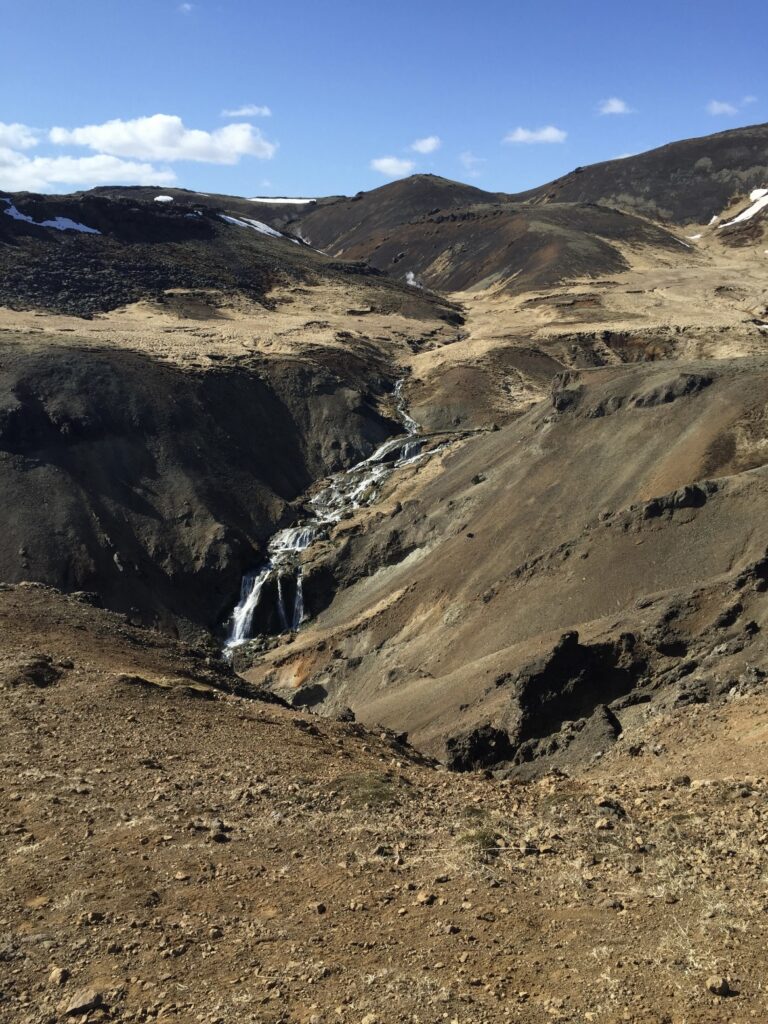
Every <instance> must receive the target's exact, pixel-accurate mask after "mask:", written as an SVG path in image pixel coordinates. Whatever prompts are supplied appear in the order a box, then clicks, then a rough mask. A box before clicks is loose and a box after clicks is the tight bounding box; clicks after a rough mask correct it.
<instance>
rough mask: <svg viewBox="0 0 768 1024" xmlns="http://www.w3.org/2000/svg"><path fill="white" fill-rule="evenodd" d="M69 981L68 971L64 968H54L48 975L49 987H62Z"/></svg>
mask: <svg viewBox="0 0 768 1024" xmlns="http://www.w3.org/2000/svg"><path fill="white" fill-rule="evenodd" d="M68 979H69V971H68V970H67V968H66V967H54V968H52V969H51V973H50V974H49V975H48V984H49V985H58V986H60V985H64V984H65V983H66V982H67V980H68Z"/></svg>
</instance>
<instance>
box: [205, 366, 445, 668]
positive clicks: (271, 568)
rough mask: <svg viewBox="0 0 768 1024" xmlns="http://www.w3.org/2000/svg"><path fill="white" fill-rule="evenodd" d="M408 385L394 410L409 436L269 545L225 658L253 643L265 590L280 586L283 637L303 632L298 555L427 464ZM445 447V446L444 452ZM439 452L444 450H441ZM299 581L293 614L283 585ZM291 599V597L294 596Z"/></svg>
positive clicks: (332, 487)
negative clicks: (411, 467) (385, 487)
mask: <svg viewBox="0 0 768 1024" xmlns="http://www.w3.org/2000/svg"><path fill="white" fill-rule="evenodd" d="M403 384H404V380H399V381H398V382H397V384H396V385H395V391H394V395H395V408H396V409H397V414H398V416H399V417H400V422H401V423H402V424H403V427H404V428H405V430H406V435H405V436H400V437H394V438H390V439H389V440H388V441H385V442H384V443H383V444H380V445H379V447H378V448H376V450H375V451H374V452H373V454H371V455H369V456H368V458H366V459H363V460H362V461H361V462H358V463H357V464H356V465H355V466H352V468H351V469H348V470H344V471H342V472H340V473H336V474H334V475H333V476H332V477H331V478H330V480H329V481H328V484H327V485H326V486H325V487H324V488H323V489H322V490H320V491H319V492H318V493H317V494H315V495H314V496H313V497H312V498H310V500H309V505H310V508H311V509H312V519H311V520H310V521H308V522H304V523H300V524H298V525H296V526H290V527H288V528H286V529H283V530H278V532H277V533H275V534H274V535H273V536H272V538H271V540H270V541H269V544H268V545H267V560H266V561H265V563H264V564H263V565H262V566H261V567H260V568H259V569H257V570H256V571H255V572H249V573H246V575H245V576H244V577H243V581H242V586H241V589H240V601H239V603H238V605H237V607H236V608H235V610H234V611H233V613H232V617H231V619H230V626H229V632H228V635H227V640H226V645H225V652H231V650H232V648H234V647H237V646H238V645H239V644H241V643H243V642H244V641H246V640H249V639H250V638H251V635H252V628H253V617H254V613H255V611H256V609H257V608H258V606H259V603H260V601H261V596H262V591H263V589H264V585H265V584H266V583H267V582H268V581H269V580H271V579H275V580H276V583H277V602H276V611H277V616H278V618H279V620H280V626H281V628H282V629H283V630H284V631H287V630H289V629H290V630H293V631H294V632H295V631H296V630H298V629H299V627H300V626H301V624H302V622H303V621H304V619H305V613H304V581H303V576H302V569H301V564H300V562H299V554H300V553H301V552H302V551H305V550H306V549H307V548H309V547H311V546H312V545H313V544H314V543H315V542H316V541H317V540H320V539H321V538H325V537H327V535H328V527H330V526H332V525H333V524H334V523H338V522H339V520H340V519H341V518H342V517H343V516H344V515H345V514H346V513H347V512H352V511H354V510H355V509H358V508H362V507H364V506H366V505H370V504H371V503H372V502H373V501H375V499H376V496H377V494H378V490H379V487H380V485H381V484H382V483H383V482H384V480H386V479H387V477H388V476H390V474H391V473H392V472H394V470H395V469H397V468H398V467H400V466H405V465H408V464H409V463H413V462H416V461H417V460H418V459H420V458H425V457H426V455H425V454H424V453H423V451H422V449H423V444H424V442H423V441H422V440H414V438H415V435H416V434H418V432H419V425H418V423H416V421H415V420H413V419H411V417H410V416H409V415H408V413H407V411H406V408H405V399H404V397H403ZM440 447H442V446H440ZM436 450H439V448H438V449H436ZM285 579H293V580H294V581H295V586H296V589H295V592H294V597H293V608H292V609H291V611H290V615H289V611H288V607H287V606H286V591H285V585H284V582H283V581H284V580H285ZM289 593H290V592H289Z"/></svg>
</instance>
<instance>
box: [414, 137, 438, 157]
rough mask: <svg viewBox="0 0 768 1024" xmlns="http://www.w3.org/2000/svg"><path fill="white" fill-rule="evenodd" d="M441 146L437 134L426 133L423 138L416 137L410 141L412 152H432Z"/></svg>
mask: <svg viewBox="0 0 768 1024" xmlns="http://www.w3.org/2000/svg"><path fill="white" fill-rule="evenodd" d="M441 146H442V141H441V139H440V137H439V136H438V135H428V136H427V137H426V138H425V139H416V141H415V142H413V143H411V149H412V150H413V151H414V153H434V152H435V150H437V149H440V147H441Z"/></svg>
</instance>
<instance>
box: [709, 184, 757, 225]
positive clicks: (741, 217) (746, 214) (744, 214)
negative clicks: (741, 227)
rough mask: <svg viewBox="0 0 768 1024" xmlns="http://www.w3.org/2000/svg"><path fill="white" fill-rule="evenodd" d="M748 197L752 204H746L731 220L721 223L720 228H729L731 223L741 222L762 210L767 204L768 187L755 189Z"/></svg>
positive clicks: (750, 218)
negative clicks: (755, 197)
mask: <svg viewBox="0 0 768 1024" xmlns="http://www.w3.org/2000/svg"><path fill="white" fill-rule="evenodd" d="M753 196H757V199H753ZM749 198H750V199H751V200H752V205H751V206H748V207H747V209H746V210H742V211H741V213H740V214H739V215H738V217H734V218H733V220H729V221H726V222H725V224H721V225H720V227H721V228H729V227H730V226H731V224H743V223H744V222H745V221H748V220H752V218H753V217H754V216H755V215H756V214H758V213H760V211H761V210H764V209H765V207H766V206H768V188H758V189H755V191H754V192H752V194H751V195H750V197H749Z"/></svg>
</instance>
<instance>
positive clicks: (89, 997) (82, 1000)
mask: <svg viewBox="0 0 768 1024" xmlns="http://www.w3.org/2000/svg"><path fill="white" fill-rule="evenodd" d="M103 1005H104V997H103V996H102V994H101V992H98V991H97V990H96V989H95V988H81V989H80V991H79V992H76V993H75V995H73V996H72V998H71V999H70V1001H69V1002H68V1003H67V1007H66V1009H65V1010H64V1016H65V1017H79V1016H80V1015H81V1014H84V1013H89V1012H90V1011H91V1010H96V1009H98V1007H100V1006H103Z"/></svg>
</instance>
